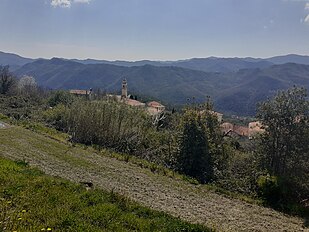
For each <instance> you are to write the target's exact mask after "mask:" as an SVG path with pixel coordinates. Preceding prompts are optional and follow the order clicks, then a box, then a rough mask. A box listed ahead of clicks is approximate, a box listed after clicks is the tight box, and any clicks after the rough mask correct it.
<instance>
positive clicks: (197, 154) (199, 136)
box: [177, 109, 213, 183]
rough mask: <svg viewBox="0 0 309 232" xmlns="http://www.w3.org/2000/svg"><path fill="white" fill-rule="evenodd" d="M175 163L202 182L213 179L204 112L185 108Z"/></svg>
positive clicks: (184, 171)
mask: <svg viewBox="0 0 309 232" xmlns="http://www.w3.org/2000/svg"><path fill="white" fill-rule="evenodd" d="M177 163H178V169H179V170H180V171H181V172H183V173H185V174H186V175H189V176H192V177H194V178H196V179H198V180H199V181H201V182H203V183H204V182H210V181H211V180H212V179H213V162H212V158H211V153H210V151H209V143H208V138H207V133H206V124H205V118H204V114H201V113H200V112H199V111H197V110H195V109H187V110H186V112H185V113H184V116H183V122H182V136H181V138H180V151H179V156H178V162H177Z"/></svg>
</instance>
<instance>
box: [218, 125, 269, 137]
mask: <svg viewBox="0 0 309 232" xmlns="http://www.w3.org/2000/svg"><path fill="white" fill-rule="evenodd" d="M220 127H221V131H222V133H223V134H224V135H227V136H231V137H242V136H243V137H248V138H249V139H252V138H254V137H255V136H256V135H258V134H260V133H263V132H264V131H265V129H264V127H263V125H262V123H261V122H259V121H256V122H250V123H249V125H248V127H245V126H239V125H235V124H232V123H229V122H225V123H222V124H221V126H220Z"/></svg>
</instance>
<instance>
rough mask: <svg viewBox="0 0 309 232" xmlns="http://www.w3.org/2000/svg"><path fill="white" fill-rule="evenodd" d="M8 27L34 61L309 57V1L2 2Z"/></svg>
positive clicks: (8, 42)
mask: <svg viewBox="0 0 309 232" xmlns="http://www.w3.org/2000/svg"><path fill="white" fill-rule="evenodd" d="M0 23H1V34H0V35H1V36H0V50H1V51H5V52H13V53H18V54H20V55H22V56H27V57H44V58H50V57H64V58H96V59H107V60H117V59H118V60H141V59H152V60H177V59H186V58H192V57H208V56H219V57H236V56H237V57H247V56H251V57H270V56H275V55H282V54H289V53H297V54H305V55H309V0H0Z"/></svg>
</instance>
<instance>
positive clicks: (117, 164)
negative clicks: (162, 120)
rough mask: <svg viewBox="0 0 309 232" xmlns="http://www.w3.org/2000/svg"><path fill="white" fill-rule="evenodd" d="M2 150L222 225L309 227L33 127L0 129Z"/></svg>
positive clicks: (174, 212) (62, 173) (147, 203)
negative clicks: (69, 142)
mask: <svg viewBox="0 0 309 232" xmlns="http://www.w3.org/2000/svg"><path fill="white" fill-rule="evenodd" d="M0 155H1V156H4V157H8V158H11V159H14V160H17V159H19V160H21V159H24V160H26V161H27V162H29V163H30V164H31V165H33V166H36V167H38V168H39V169H41V170H43V171H44V172H45V173H47V174H50V175H54V176H60V177H63V178H66V179H69V180H72V181H75V182H80V181H91V182H93V183H94V186H96V187H97V188H102V189H106V190H110V191H111V190H113V191H115V192H118V193H120V194H123V195H125V196H128V197H130V198H131V199H133V200H135V201H137V202H140V203H141V204H143V205H145V206H149V207H151V208H153V209H156V210H160V211H165V212H167V213H170V214H171V215H174V216H179V217H180V218H182V219H185V220H187V221H190V222H193V223H201V224H205V225H207V226H210V227H213V228H216V229H218V230H220V231H221V230H222V231H309V228H304V227H303V225H304V221H303V220H302V219H300V218H296V217H290V216H287V215H284V214H282V213H279V212H276V211H274V210H272V209H268V208H263V207H260V206H257V205H251V204H248V203H244V202H242V201H240V200H235V199H229V198H227V197H224V196H222V195H219V194H216V193H213V192H211V191H207V190H205V188H203V187H202V186H195V185H191V184H189V183H187V182H185V181H182V180H175V179H171V178H169V177H166V176H162V175H157V174H154V173H152V172H151V171H150V170H147V169H143V168H140V167H138V166H137V165H134V164H130V163H126V162H122V161H119V160H116V159H114V158H110V157H105V156H102V155H98V154H96V153H94V152H91V151H88V150H83V149H81V148H76V147H71V146H69V145H65V144H61V143H59V142H57V141H55V140H53V139H49V138H46V137H44V136H42V135H39V134H36V133H33V132H31V131H28V130H25V129H22V128H18V127H10V128H7V129H5V130H2V129H0Z"/></svg>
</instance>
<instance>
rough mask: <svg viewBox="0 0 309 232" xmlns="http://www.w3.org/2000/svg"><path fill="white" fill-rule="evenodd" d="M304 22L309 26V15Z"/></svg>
mask: <svg viewBox="0 0 309 232" xmlns="http://www.w3.org/2000/svg"><path fill="white" fill-rule="evenodd" d="M304 22H305V23H308V24H309V14H308V15H307V17H306V18H305V19H304Z"/></svg>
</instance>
